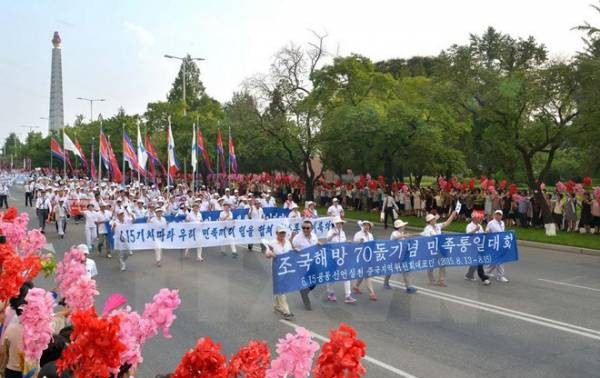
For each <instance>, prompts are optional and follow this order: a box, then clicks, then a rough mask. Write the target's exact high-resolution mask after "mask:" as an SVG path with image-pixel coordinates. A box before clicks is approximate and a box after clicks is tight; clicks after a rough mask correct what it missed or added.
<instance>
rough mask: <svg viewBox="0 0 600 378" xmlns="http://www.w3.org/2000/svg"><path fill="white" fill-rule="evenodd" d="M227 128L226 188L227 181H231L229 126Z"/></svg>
mask: <svg viewBox="0 0 600 378" xmlns="http://www.w3.org/2000/svg"><path fill="white" fill-rule="evenodd" d="M228 127H229V139H227V150H228V151H227V152H228V154H227V170H228V172H229V173H228V174H227V187H229V180H230V179H231V146H230V143H231V125H228Z"/></svg>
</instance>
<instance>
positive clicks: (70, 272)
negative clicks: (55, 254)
mask: <svg viewBox="0 0 600 378" xmlns="http://www.w3.org/2000/svg"><path fill="white" fill-rule="evenodd" d="M84 261H85V255H84V254H83V251H82V250H80V249H78V248H71V249H70V250H69V251H67V252H66V253H65V257H64V259H63V261H61V262H60V263H58V269H57V272H56V283H57V285H58V290H59V292H60V293H61V295H62V296H63V297H65V299H66V301H67V305H68V306H69V307H70V308H71V309H72V310H87V309H88V308H90V307H92V306H93V305H94V296H96V295H98V294H99V293H98V290H96V281H95V280H93V279H91V278H89V277H88V276H87V275H86V272H85V262H84Z"/></svg>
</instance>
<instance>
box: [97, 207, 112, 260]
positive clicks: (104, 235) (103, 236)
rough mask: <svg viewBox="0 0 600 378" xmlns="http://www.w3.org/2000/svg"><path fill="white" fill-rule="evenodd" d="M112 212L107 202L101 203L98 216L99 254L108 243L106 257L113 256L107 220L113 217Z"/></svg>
mask: <svg viewBox="0 0 600 378" xmlns="http://www.w3.org/2000/svg"><path fill="white" fill-rule="evenodd" d="M112 216H113V214H112V212H111V211H110V210H108V204H107V203H106V202H102V203H100V211H99V212H98V216H97V217H96V224H97V225H98V245H97V247H98V255H101V254H102V247H103V246H105V245H106V257H108V258H109V259H110V258H112V255H111V250H110V240H108V229H107V225H106V223H107V222H110V220H111V219H112Z"/></svg>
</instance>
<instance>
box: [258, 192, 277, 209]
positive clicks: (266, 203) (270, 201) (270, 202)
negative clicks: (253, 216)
mask: <svg viewBox="0 0 600 378" xmlns="http://www.w3.org/2000/svg"><path fill="white" fill-rule="evenodd" d="M261 205H262V207H277V203H276V202H275V198H273V197H272V196H271V190H267V193H266V194H265V198H263V199H262V200H261Z"/></svg>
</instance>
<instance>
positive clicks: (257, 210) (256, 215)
mask: <svg viewBox="0 0 600 378" xmlns="http://www.w3.org/2000/svg"><path fill="white" fill-rule="evenodd" d="M248 216H249V218H250V219H265V212H264V211H263V209H262V207H256V206H252V207H251V208H250V211H249V212H248Z"/></svg>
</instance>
